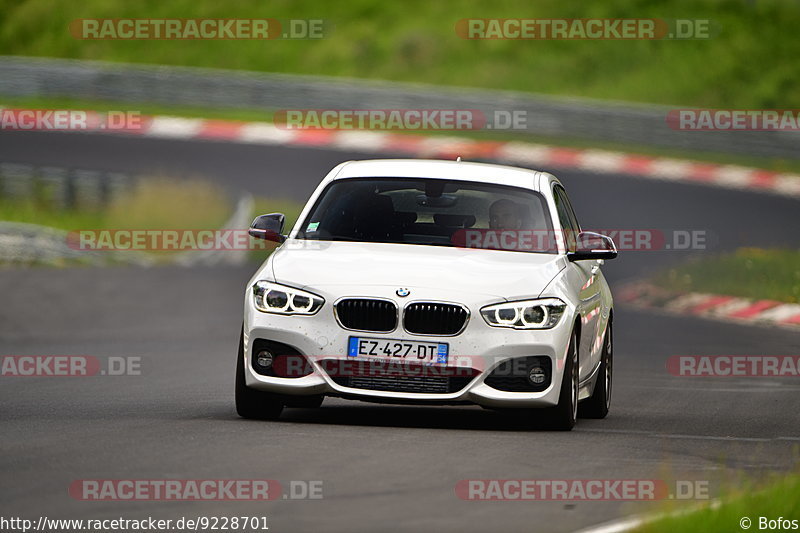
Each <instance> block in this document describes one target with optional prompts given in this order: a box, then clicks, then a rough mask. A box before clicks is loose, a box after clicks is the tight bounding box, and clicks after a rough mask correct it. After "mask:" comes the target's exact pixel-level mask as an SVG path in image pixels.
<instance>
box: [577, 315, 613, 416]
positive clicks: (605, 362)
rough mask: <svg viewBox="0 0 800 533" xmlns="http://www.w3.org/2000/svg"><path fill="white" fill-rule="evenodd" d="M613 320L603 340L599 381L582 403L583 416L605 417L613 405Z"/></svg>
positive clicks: (581, 411)
mask: <svg viewBox="0 0 800 533" xmlns="http://www.w3.org/2000/svg"><path fill="white" fill-rule="evenodd" d="M612 331H613V330H612V328H611V321H609V322H608V326H606V338H605V342H603V354H602V356H601V357H600V369H599V370H598V375H597V382H596V383H595V384H594V391H593V392H592V396H591V397H590V398H588V399H587V400H585V401H583V402H582V403H581V408H580V416H581V417H582V418H605V417H606V415H608V409H609V408H610V407H611V384H612V379H611V378H612V370H613V369H614V351H613V350H614V337H613V332H612Z"/></svg>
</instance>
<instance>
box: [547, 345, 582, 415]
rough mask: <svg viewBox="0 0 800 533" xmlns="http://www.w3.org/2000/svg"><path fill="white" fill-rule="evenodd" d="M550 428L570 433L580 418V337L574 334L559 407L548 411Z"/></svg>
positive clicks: (565, 363)
mask: <svg viewBox="0 0 800 533" xmlns="http://www.w3.org/2000/svg"><path fill="white" fill-rule="evenodd" d="M546 413H547V422H548V426H550V427H551V428H552V429H555V430H558V431H570V430H572V428H573V427H575V420H576V419H577V418H578V336H577V335H576V334H575V332H574V331H573V332H572V337H571V338H570V341H569V348H567V357H566V360H565V361H564V375H563V377H562V378H561V391H560V393H559V395H558V405H556V406H555V407H551V408H550V409H547V410H546Z"/></svg>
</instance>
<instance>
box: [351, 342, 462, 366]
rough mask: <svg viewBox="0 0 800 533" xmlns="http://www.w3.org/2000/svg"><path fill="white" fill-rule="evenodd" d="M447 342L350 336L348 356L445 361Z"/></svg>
mask: <svg viewBox="0 0 800 533" xmlns="http://www.w3.org/2000/svg"><path fill="white" fill-rule="evenodd" d="M447 350H448V345H447V343H440V342H419V341H404V340H398V339H371V338H368V337H350V339H349V342H348V344H347V356H348V357H362V358H364V359H390V360H392V361H405V362H408V363H429V364H430V363H437V364H445V363H447Z"/></svg>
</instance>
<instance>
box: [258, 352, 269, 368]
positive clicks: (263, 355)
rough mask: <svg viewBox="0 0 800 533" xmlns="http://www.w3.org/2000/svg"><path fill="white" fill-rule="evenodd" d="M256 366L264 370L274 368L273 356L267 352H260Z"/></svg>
mask: <svg viewBox="0 0 800 533" xmlns="http://www.w3.org/2000/svg"><path fill="white" fill-rule="evenodd" d="M256 364H258V366H260V367H262V368H270V367H272V354H271V353H269V352H268V351H266V350H262V351H260V352H258V355H257V356H256Z"/></svg>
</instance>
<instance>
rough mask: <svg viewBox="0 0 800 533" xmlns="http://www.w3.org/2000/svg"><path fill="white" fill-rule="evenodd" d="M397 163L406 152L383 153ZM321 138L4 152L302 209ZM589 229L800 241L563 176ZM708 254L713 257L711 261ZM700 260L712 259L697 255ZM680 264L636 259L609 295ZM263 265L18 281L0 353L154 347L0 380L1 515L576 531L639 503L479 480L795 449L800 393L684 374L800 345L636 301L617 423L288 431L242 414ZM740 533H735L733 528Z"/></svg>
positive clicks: (713, 197) (615, 409)
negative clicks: (156, 493) (311, 485)
mask: <svg viewBox="0 0 800 533" xmlns="http://www.w3.org/2000/svg"><path fill="white" fill-rule="evenodd" d="M386 155H387V156H392V154H386ZM364 157H374V156H373V155H369V156H365V155H364V154H361V155H359V154H358V153H346V152H340V151H332V150H322V149H315V148H286V147H264V146H251V145H237V144H228V143H218V142H205V141H203V142H187V141H166V140H155V139H141V138H125V137H110V136H102V135H92V134H63V133H2V134H0V161H3V162H18V163H29V164H35V165H41V166H45V165H57V166H66V167H72V166H74V167H81V168H88V169H93V170H115V171H124V172H131V173H148V172H159V171H160V172H164V173H170V174H175V175H179V176H187V177H189V176H198V175H200V176H204V177H207V178H211V179H214V180H217V181H219V182H220V183H224V184H225V185H226V186H228V187H230V188H231V190H232V191H239V190H249V191H251V192H253V193H255V194H258V195H263V196H269V195H274V196H276V197H292V198H295V199H298V200H302V199H305V197H306V196H307V195H308V193H309V192H310V191H311V190H312V189H313V187H314V186H315V184H316V182H317V181H318V180H319V179H320V178H321V177H322V176H323V175H324V173H325V172H327V171H328V170H329V169H330V168H331V167H333V166H334V165H335V164H336V163H338V162H340V161H343V160H347V159H357V158H364ZM554 173H556V175H558V176H559V177H561V179H562V181H563V182H564V184H565V185H566V187H567V190H568V191H569V193H570V196H571V198H572V201H573V203H574V204H575V209H576V211H577V213H578V215H579V217H580V218H581V223H582V225H583V226H584V227H595V228H640V229H663V230H668V229H689V230H704V231H706V232H707V233H708V235H710V236H713V239H712V241H713V248H715V249H718V250H719V249H731V248H735V247H738V246H747V245H760V246H772V245H784V246H791V247H795V248H797V247H800V234H798V233H797V231H796V228H797V221H798V215H797V213H798V205H797V202H796V200H790V199H786V198H782V197H779V196H772V195H766V194H764V195H762V194H754V193H748V192H740V191H726V190H722V189H714V188H710V187H703V186H697V185H684V184H676V183H661V182H652V181H647V180H639V179H633V178H628V177H619V178H616V177H608V176H600V175H593V174H588V173H575V172H559V171H557V170H554ZM695 253H698V252H695ZM701 253H702V252H701ZM679 259H685V256H684V255H682V254H681V253H680V252H674V251H664V252H629V253H622V254H621V255H620V258H619V259H618V260H616V261H614V262H609V263H608V264H607V265H606V267H605V268H604V272H605V273H606V276H607V277H608V278H609V280H610V282H611V284H612V289H613V287H614V286H615V285H616V284H619V283H620V282H622V281H624V280H627V279H631V278H635V277H637V276H642V275H645V274H646V273H647V272H648V270H649V269H655V268H661V267H662V266H663V265H665V264H669V263H670V262H672V261H676V260H679ZM254 268H255V266H254V265H250V266H246V267H217V268H211V267H198V268H191V269H187V268H178V267H167V268H153V269H144V268H127V267H120V268H109V269H92V268H75V269H61V270H52V269H44V268H34V269H28V270H22V269H12V270H3V271H2V272H0V294H2V300H1V301H2V305H0V354H2V355H40V354H73V355H94V356H98V357H108V356H123V357H141V368H142V375H141V376H97V377H93V378H21V377H0V383H1V385H0V420H2V426H0V427H2V437H0V452H1V455H0V467H1V468H2V472H4V474H5V478H4V480H3V483H2V484H1V485H0V514H1V515H3V516H23V517H26V518H31V519H36V518H37V517H38V516H40V515H46V516H48V517H50V518H99V519H102V518H116V517H120V516H123V517H126V518H144V517H147V516H153V517H156V518H165V519H166V518H180V517H181V516H190V517H197V516H214V515H216V516H233V515H239V516H267V517H268V524H269V526H270V531H276V532H281V531H287V532H288V531H401V530H402V531H441V532H445V531H459V532H464V531H486V530H490V531H497V532H501V531H574V530H576V529H580V528H583V527H587V526H590V525H592V524H596V523H600V522H604V521H607V520H611V519H614V518H616V517H619V516H622V515H624V514H628V513H636V512H643V511H648V510H656V509H659V508H660V506H661V505H662V504H661V503H635V502H633V503H632V502H627V503H626V502H615V501H612V502H608V501H605V502H570V503H564V502H473V501H463V500H460V499H459V498H458V497H457V496H456V494H455V490H454V489H455V485H456V483H457V482H458V481H459V480H462V479H475V478H477V479H523V478H524V479H532V478H535V479H606V478H608V479H683V480H700V481H709V482H710V487H711V496H715V495H716V494H715V490H716V489H717V488H718V487H719V483H720V480H723V479H724V478H726V477H731V476H733V475H735V474H736V473H737V472H746V473H749V474H753V475H759V474H763V473H765V472H766V471H777V470H785V469H787V468H790V467H791V465H792V464H794V462H795V461H796V459H797V451H796V450H797V448H798V447H800V424H798V422H800V415H798V411H797V397H798V396H797V395H798V392H800V383H798V382H797V380H796V379H795V380H793V379H791V378H782V379H765V378H760V379H759V378H750V379H738V378H728V379H722V378H717V379H705V378H692V379H687V378H678V377H673V376H671V375H670V374H668V373H667V371H666V369H665V361H666V359H667V357H669V356H671V355H704V354H708V355H733V354H737V355H796V354H798V352H799V351H800V333H797V332H794V331H789V330H785V329H773V328H766V327H743V326H739V325H731V324H724V323H720V322H714V321H705V320H698V319H696V318H688V317H687V318H680V317H674V316H667V315H663V314H659V313H656V312H643V311H636V310H632V309H629V308H625V307H620V308H618V309H617V311H616V315H615V383H614V399H613V403H612V412H611V414H610V415H609V417H608V418H607V419H606V420H579V422H578V425H577V426H576V428H575V430H574V431H572V432H570V433H555V432H548V431H535V430H534V431H531V430H528V429H526V428H525V427H524V426H523V425H522V424H520V422H519V421H518V420H517V419H516V418H514V417H512V416H507V415H504V414H501V413H496V412H491V411H487V410H483V409H480V408H477V407H475V408H472V407H436V408H433V407H416V406H414V407H410V406H409V407H407V406H382V405H373V404H368V403H361V402H348V401H345V400H338V399H326V401H325V403H324V405H323V407H322V408H321V409H319V410H307V409H288V410H286V411H285V412H284V415H283V417H282V419H281V421H279V422H257V421H247V420H242V419H240V418H238V417H237V416H236V413H235V411H234V405H233V382H234V364H235V350H236V343H237V340H238V334H239V326H240V323H241V299H242V294H243V291H244V287H245V282H246V281H247V279H248V278H249V277H250V275H251V274H252V272H253V270H254ZM216 478H224V479H234V478H243V479H244V478H258V479H275V480H278V481H280V482H281V483H282V484H284V486H286V485H288V483H289V482H290V481H291V480H321V481H322V482H323V487H324V491H323V495H324V497H323V498H322V499H318V500H297V501H292V500H278V501H274V502H268V503H254V502H202V503H200V502H142V501H139V502H85V501H79V500H76V499H73V498H72V497H71V496H70V495H69V493H68V487H69V485H70V483H72V482H73V481H74V480H79V479H216ZM731 527H732V530H734V528H735V527H738V525H737V524H732V525H731Z"/></svg>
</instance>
